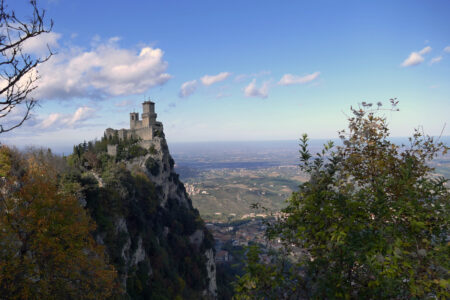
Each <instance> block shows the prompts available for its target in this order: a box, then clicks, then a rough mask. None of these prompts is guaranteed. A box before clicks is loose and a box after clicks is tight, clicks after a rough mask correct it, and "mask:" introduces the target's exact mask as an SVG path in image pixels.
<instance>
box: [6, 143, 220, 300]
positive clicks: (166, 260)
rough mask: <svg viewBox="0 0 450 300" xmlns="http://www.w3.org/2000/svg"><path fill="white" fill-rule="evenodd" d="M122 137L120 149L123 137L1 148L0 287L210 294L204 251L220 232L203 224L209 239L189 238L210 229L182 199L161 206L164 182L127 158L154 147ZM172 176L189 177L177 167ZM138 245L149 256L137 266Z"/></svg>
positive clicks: (51, 295)
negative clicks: (67, 148) (60, 148)
mask: <svg viewBox="0 0 450 300" xmlns="http://www.w3.org/2000/svg"><path fill="white" fill-rule="evenodd" d="M116 142H117V143H116V144H117V145H118V148H119V149H122V150H121V152H120V151H119V153H122V156H121V157H112V156H109V155H108V154H107V153H106V152H105V151H106V145H107V144H108V143H111V144H113V143H115V141H114V140H113V139H106V138H103V139H102V140H101V141H94V142H85V143H82V144H80V145H77V146H75V147H74V152H73V153H72V154H71V155H69V156H68V157H58V156H54V155H53V154H52V153H51V152H50V150H49V151H48V152H47V151H43V150H32V151H29V152H28V153H20V152H18V151H16V150H12V149H10V148H8V147H6V146H3V147H2V148H0V177H1V186H0V188H1V189H0V190H1V196H2V197H1V199H0V200H1V205H2V206H1V208H0V245H1V247H0V248H1V249H2V252H0V256H1V257H0V294H1V295H2V297H6V298H8V299H34V298H36V299H38V298H39V299H61V298H64V299H91V298H92V299H105V298H108V297H112V296H114V297H115V298H117V297H118V298H120V299H121V298H124V299H128V297H131V298H132V299H149V298H152V299H176V298H177V297H178V298H184V299H201V298H202V297H203V291H204V289H205V287H206V286H207V282H208V276H207V270H206V268H205V265H206V257H205V256H204V255H203V254H204V253H205V251H206V249H210V248H211V247H212V244H213V240H212V237H211V236H210V235H209V233H208V232H207V231H204V234H205V240H204V242H203V243H201V244H200V245H198V246H197V245H195V244H192V243H191V242H190V240H189V236H190V235H192V234H193V233H194V232H195V231H196V230H198V229H200V230H204V224H203V221H202V220H201V218H200V216H199V213H198V211H197V210H194V209H193V208H192V207H186V206H184V205H182V204H180V203H178V202H177V201H176V200H174V199H169V200H168V203H167V204H166V205H165V208H163V207H161V206H160V204H161V199H162V190H161V189H160V188H159V187H156V186H154V184H153V183H152V182H151V181H150V179H149V177H148V176H147V174H146V173H145V172H146V170H145V169H139V168H137V169H136V170H134V171H132V172H131V171H129V170H128V169H127V165H126V164H127V159H129V158H134V157H141V156H143V155H145V154H146V153H147V150H145V149H143V148H140V147H139V146H138V142H139V141H138V140H126V141H120V142H118V141H116ZM138 147H139V148H138ZM133 149H137V151H135V152H133V151H134V150H133ZM141 149H142V150H143V151H141ZM154 151H155V150H154V149H153V152H154ZM130 152H131V153H130ZM153 154H155V153H153ZM154 163H156V162H154ZM149 171H150V172H151V169H150V170H149ZM171 180H172V181H174V182H175V184H176V185H177V186H178V187H179V188H181V187H182V184H181V183H179V182H178V181H177V180H178V179H177V177H176V176H172V177H171ZM177 182H178V183H177ZM119 224H122V225H119ZM123 226H125V227H123ZM120 228H121V229H120ZM128 243H130V244H129V245H128V246H126V245H125V244H128ZM128 247H129V248H128ZM138 247H140V248H142V249H143V250H142V251H144V252H145V255H146V256H145V257H146V258H145V259H144V260H142V261H140V262H139V263H137V264H136V265H134V266H133V264H131V263H130V261H126V260H129V259H130V258H128V257H127V256H126V255H124V252H123V251H124V250H123V249H128V250H127V251H129V253H134V252H135V251H136V249H137V248H138ZM130 266H133V267H130ZM123 278H125V280H126V290H121V287H120V286H121V284H120V281H121V280H123ZM124 292H126V294H124Z"/></svg>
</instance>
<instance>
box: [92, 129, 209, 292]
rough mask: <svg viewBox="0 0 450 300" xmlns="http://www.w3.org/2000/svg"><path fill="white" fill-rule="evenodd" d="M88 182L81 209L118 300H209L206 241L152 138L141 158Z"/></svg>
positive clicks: (160, 144)
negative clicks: (113, 275) (113, 272)
mask: <svg viewBox="0 0 450 300" xmlns="http://www.w3.org/2000/svg"><path fill="white" fill-rule="evenodd" d="M91 179H92V181H93V182H91V183H90V184H89V183H88V184H85V185H84V187H85V194H86V202H87V204H86V207H87V208H88V210H89V211H90V212H91V215H92V217H93V218H94V220H95V221H96V222H97V224H98V229H97V232H96V240H97V242H99V243H102V244H104V245H105V246H106V251H107V253H108V255H109V257H110V260H111V262H112V263H113V264H114V265H115V266H116V269H117V271H118V273H119V277H120V284H121V285H122V287H123V289H124V291H126V298H129V299H148V298H158V297H160V298H161V299H166V298H167V299H171V298H174V297H182V298H184V299H215V298H217V287H216V266H215V263H214V250H213V244H214V241H213V238H212V235H211V234H210V233H209V232H208V230H207V229H206V227H205V226H204V223H203V221H202V220H201V218H200V216H199V213H198V211H197V210H196V209H194V208H193V207H192V202H191V200H190V198H189V197H188V194H187V193H186V190H185V188H184V185H183V183H182V182H181V181H180V180H179V177H178V174H176V173H175V171H174V160H173V159H172V157H171V156H170V153H169V149H168V146H167V143H166V140H165V139H164V137H154V138H153V139H152V141H151V144H150V145H149V148H148V154H146V155H145V156H140V157H136V158H134V159H131V160H128V161H119V162H116V163H115V164H114V165H112V166H110V167H109V168H108V170H107V171H103V174H96V175H95V176H92V178H91ZM94 181H95V183H94ZM160 298H158V299H160Z"/></svg>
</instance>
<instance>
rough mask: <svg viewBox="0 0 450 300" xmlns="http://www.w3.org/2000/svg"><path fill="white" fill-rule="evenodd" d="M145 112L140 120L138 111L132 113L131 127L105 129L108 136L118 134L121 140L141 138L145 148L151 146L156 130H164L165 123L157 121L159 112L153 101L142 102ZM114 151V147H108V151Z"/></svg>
mask: <svg viewBox="0 0 450 300" xmlns="http://www.w3.org/2000/svg"><path fill="white" fill-rule="evenodd" d="M142 108H143V113H142V120H139V114H138V113H136V112H132V113H130V129H123V128H122V129H120V130H116V129H112V128H108V129H106V130H105V135H106V137H107V138H110V137H114V136H115V135H116V134H117V135H118V137H119V140H124V139H130V138H141V139H142V141H141V144H142V146H143V147H144V148H148V147H150V144H151V142H152V140H153V137H154V136H155V133H156V132H161V133H162V132H163V125H162V123H161V122H158V121H156V118H157V114H156V113H155V103H153V102H151V101H145V102H144V103H143V104H142ZM110 151H111V153H112V152H113V151H114V150H113V149H112V148H111V149H109V148H108V152H110Z"/></svg>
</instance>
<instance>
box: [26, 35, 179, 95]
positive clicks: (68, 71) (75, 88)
mask: <svg viewBox="0 0 450 300" xmlns="http://www.w3.org/2000/svg"><path fill="white" fill-rule="evenodd" d="M116 41H117V39H111V40H110V41H109V42H108V43H105V44H100V45H98V46H96V47H95V48H94V49H92V50H91V51H82V50H80V49H72V50H67V51H64V50H63V51H61V52H60V53H59V54H57V55H55V56H53V57H52V58H51V59H50V60H49V61H48V62H46V63H44V64H42V65H40V66H39V68H38V72H39V75H40V76H41V78H40V80H39V82H38V88H37V89H36V91H35V97H38V98H41V99H71V98H77V97H78V98H81V97H90V98H104V97H108V96H124V95H131V94H140V93H143V92H145V91H147V90H148V89H149V88H152V87H155V86H160V85H163V84H165V83H166V82H167V81H168V80H169V79H170V78H171V76H170V75H169V74H168V73H166V70H167V66H168V64H167V62H166V61H164V59H163V56H164V52H163V51H162V50H161V49H155V48H151V47H144V48H142V49H141V50H140V51H139V52H137V51H134V50H129V49H123V48H120V47H118V46H117V44H116ZM37 44H38V43H37V42H36V44H35V45H31V46H29V47H31V48H33V47H34V48H35V49H40V46H39V45H37Z"/></svg>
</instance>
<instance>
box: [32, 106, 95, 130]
mask: <svg viewBox="0 0 450 300" xmlns="http://www.w3.org/2000/svg"><path fill="white" fill-rule="evenodd" d="M93 115H94V109H93V108H91V107H88V106H81V107H79V108H78V109H77V110H76V111H75V112H74V113H73V114H60V113H53V114H50V115H48V116H47V117H46V118H44V119H43V120H42V121H41V122H40V123H39V124H37V125H36V126H37V127H39V128H41V129H61V128H74V127H76V126H80V125H81V124H82V123H83V122H84V121H86V120H88V119H90V118H92V116H93Z"/></svg>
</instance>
